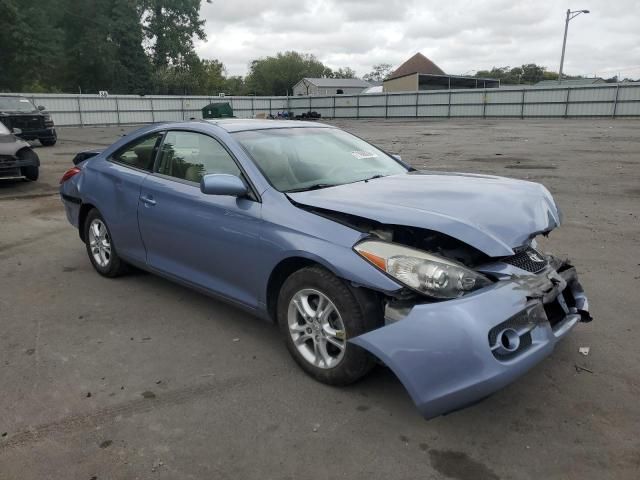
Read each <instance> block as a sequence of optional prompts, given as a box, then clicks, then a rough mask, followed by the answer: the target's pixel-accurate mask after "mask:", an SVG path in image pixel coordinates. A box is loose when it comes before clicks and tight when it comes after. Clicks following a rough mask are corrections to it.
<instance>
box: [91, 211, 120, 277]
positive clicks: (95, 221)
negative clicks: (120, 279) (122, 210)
mask: <svg viewBox="0 0 640 480" xmlns="http://www.w3.org/2000/svg"><path fill="white" fill-rule="evenodd" d="M84 228H85V230H84V238H85V240H86V246H87V254H88V255H89V260H90V261H91V264H92V265H93V268H95V269H96V271H97V272H98V273H99V274H100V275H103V276H105V277H117V276H119V275H122V274H123V273H125V272H126V270H127V265H126V264H125V263H124V262H123V261H122V260H121V259H120V257H119V256H118V253H117V252H116V249H115V246H114V244H113V239H112V238H111V233H110V232H109V228H108V227H107V224H106V222H105V221H104V218H102V215H100V212H98V210H96V209H95V208H94V209H93V210H91V211H90V212H89V213H88V214H87V218H86V220H85V222H84Z"/></svg>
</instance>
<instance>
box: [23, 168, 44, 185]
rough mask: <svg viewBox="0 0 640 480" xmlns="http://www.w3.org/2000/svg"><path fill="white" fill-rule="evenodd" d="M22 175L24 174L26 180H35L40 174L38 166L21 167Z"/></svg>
mask: <svg viewBox="0 0 640 480" xmlns="http://www.w3.org/2000/svg"><path fill="white" fill-rule="evenodd" d="M22 175H24V176H25V178H26V179H27V180H29V181H31V182H35V181H36V180H38V177H39V176H40V168H39V167H35V166H32V167H22Z"/></svg>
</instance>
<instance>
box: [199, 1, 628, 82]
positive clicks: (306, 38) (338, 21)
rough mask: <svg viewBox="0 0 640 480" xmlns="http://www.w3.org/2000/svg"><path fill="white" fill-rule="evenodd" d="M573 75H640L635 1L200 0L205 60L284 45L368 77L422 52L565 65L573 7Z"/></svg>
mask: <svg viewBox="0 0 640 480" xmlns="http://www.w3.org/2000/svg"><path fill="white" fill-rule="evenodd" d="M569 7H571V8H574V9H575V8H578V7H579V8H587V9H589V10H591V13H590V14H588V15H580V16H579V17H577V18H575V19H574V20H572V21H571V22H570V26H569V39H568V43H567V55H566V60H565V72H566V73H569V74H590V75H593V74H597V75H601V76H612V75H614V74H617V73H618V72H620V73H621V74H622V75H623V76H624V75H625V74H626V75H627V76H632V77H640V29H639V28H638V25H639V24H640V2H637V0H616V1H615V2H612V1H610V0H579V1H578V0H571V1H568V0H538V1H536V2H533V1H531V0H483V1H474V2H470V1H468V0H448V1H447V2H442V1H441V0H438V1H434V0H270V1H265V0H233V1H223V0H213V2H212V3H211V4H208V3H204V2H203V4H202V9H201V15H202V17H203V18H204V19H205V20H206V24H205V30H206V32H207V36H208V38H207V40H206V41H199V42H197V43H196V50H197V52H198V53H199V54H200V55H201V56H202V57H204V58H217V59H219V60H221V61H222V62H223V63H224V64H225V66H226V67H227V72H228V73H229V74H232V75H244V74H246V72H247V69H248V65H249V63H250V62H251V60H253V59H256V58H261V57H265V56H269V55H274V54H275V53H277V52H279V51H285V50H296V51H299V52H302V53H311V54H313V55H315V56H316V57H318V58H319V59H320V60H322V61H323V62H325V63H326V64H327V65H329V66H330V67H332V68H339V67H351V68H353V69H354V70H356V72H357V73H358V74H360V75H363V74H365V73H367V72H368V71H370V70H371V66H372V65H374V64H376V63H382V62H384V63H391V64H393V65H399V64H400V63H402V62H403V61H404V60H406V59H407V58H408V57H409V56H411V55H413V54H414V53H416V52H422V53H424V54H425V55H426V56H427V57H429V58H431V60H433V61H434V62H435V63H436V64H437V65H439V66H440V67H441V68H442V69H443V70H445V71H446V72H448V73H464V72H468V71H470V70H481V69H489V68H491V67H493V66H507V65H510V66H515V65H521V64H523V63H537V64H539V65H544V66H546V67H548V68H549V69H551V70H557V68H558V63H559V58H560V48H561V45H562V34H563V28H564V18H565V12H566V9H567V8H569Z"/></svg>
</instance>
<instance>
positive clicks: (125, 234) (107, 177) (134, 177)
mask: <svg viewBox="0 0 640 480" xmlns="http://www.w3.org/2000/svg"><path fill="white" fill-rule="evenodd" d="M162 136H163V134H162V133H153V134H151V135H148V136H145V137H143V138H140V139H136V140H134V141H133V142H131V143H129V144H127V145H126V146H124V147H122V148H121V149H119V150H118V151H116V152H115V153H114V154H113V155H111V157H109V159H108V161H106V162H100V163H99V164H96V168H95V170H92V174H93V172H95V174H96V177H95V181H92V182H91V191H87V192H86V196H87V198H88V199H90V202H91V203H93V204H94V205H96V207H97V208H98V209H99V210H100V213H101V214H102V216H103V217H104V218H105V220H106V222H107V225H109V230H110V231H111V236H112V238H113V242H114V245H115V246H116V248H117V249H118V254H120V256H122V257H123V258H124V259H127V260H131V261H138V262H142V263H144V262H145V260H146V252H145V250H144V245H143V243H142V238H141V236H140V230H139V228H138V202H139V199H140V187H141V185H142V182H143V181H144V179H145V178H146V177H147V176H148V175H149V174H150V173H151V171H152V169H153V163H154V159H155V155H156V153H157V151H158V147H159V146H160V142H161V140H162Z"/></svg>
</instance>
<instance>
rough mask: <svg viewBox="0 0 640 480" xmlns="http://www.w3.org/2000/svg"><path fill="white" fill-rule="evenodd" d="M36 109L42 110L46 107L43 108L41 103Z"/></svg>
mask: <svg viewBox="0 0 640 480" xmlns="http://www.w3.org/2000/svg"><path fill="white" fill-rule="evenodd" d="M38 110H40V111H41V112H42V111H43V110H46V108H44V106H43V105H38Z"/></svg>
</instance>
